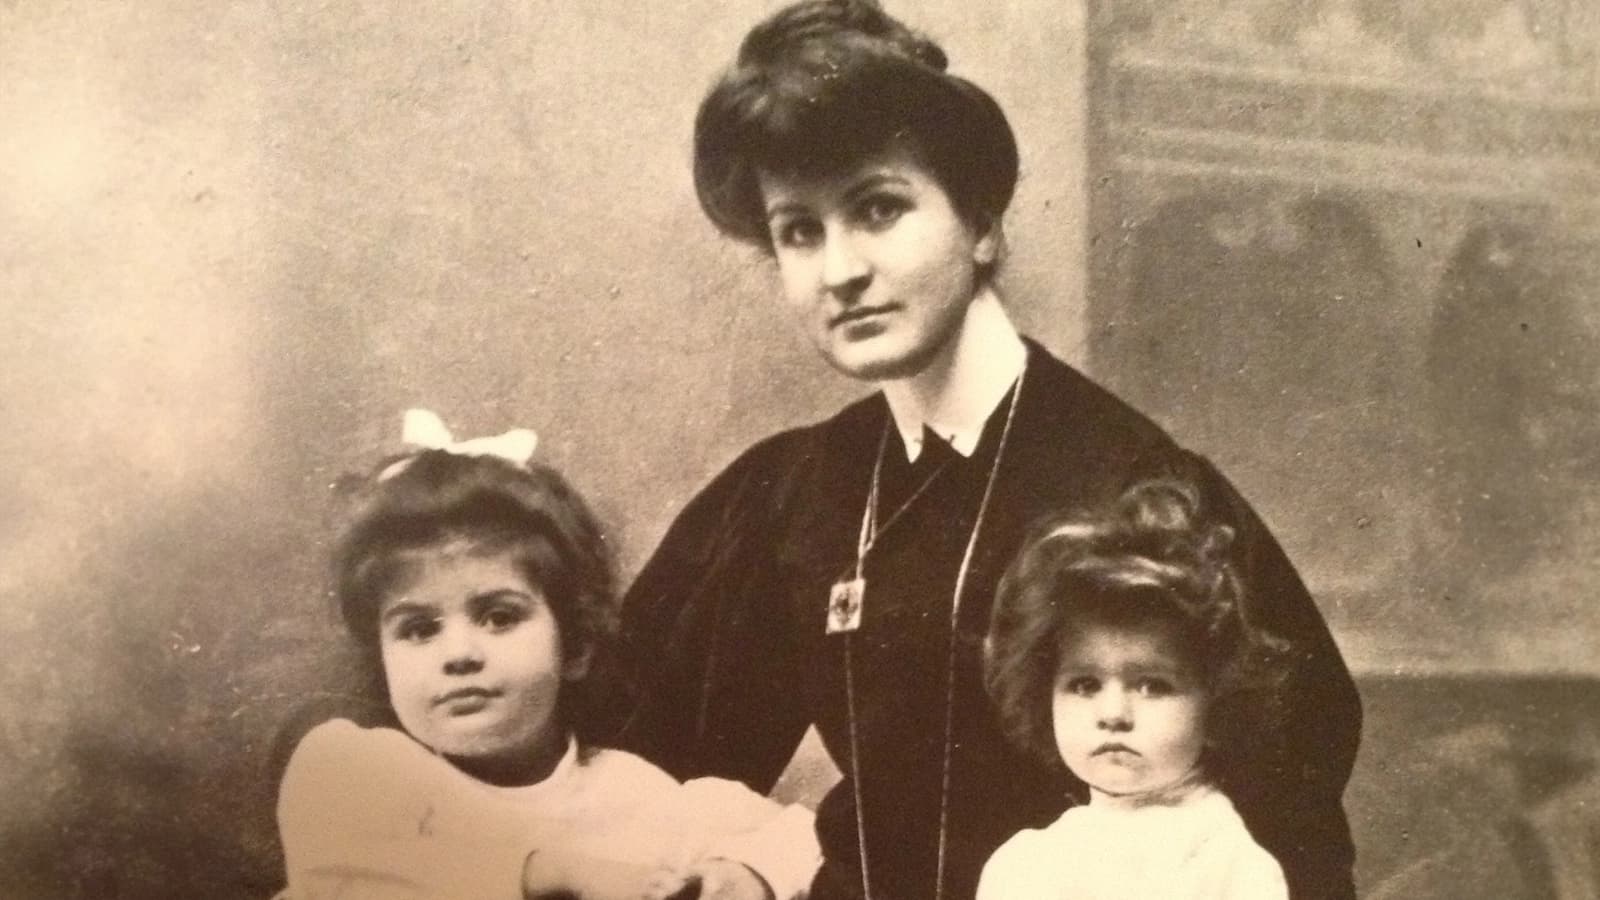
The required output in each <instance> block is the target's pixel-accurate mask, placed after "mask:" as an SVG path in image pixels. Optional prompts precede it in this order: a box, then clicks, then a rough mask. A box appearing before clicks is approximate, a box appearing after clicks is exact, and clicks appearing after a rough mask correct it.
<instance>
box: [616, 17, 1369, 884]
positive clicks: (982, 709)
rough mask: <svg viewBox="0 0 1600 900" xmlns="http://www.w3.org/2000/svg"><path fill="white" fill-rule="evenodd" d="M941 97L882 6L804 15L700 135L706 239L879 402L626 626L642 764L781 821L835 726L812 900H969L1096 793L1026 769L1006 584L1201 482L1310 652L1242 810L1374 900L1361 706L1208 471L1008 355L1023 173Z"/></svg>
mask: <svg viewBox="0 0 1600 900" xmlns="http://www.w3.org/2000/svg"><path fill="white" fill-rule="evenodd" d="M945 66H946V59H945V55H944V53H943V51H942V50H941V49H940V48H939V47H938V46H937V45H935V44H933V43H932V42H930V41H928V40H926V39H924V38H922V37H920V36H918V35H916V34H914V33H912V32H911V31H909V30H908V29H906V28H905V26H903V25H902V24H900V23H899V22H897V21H895V20H894V19H891V18H889V17H888V16H887V15H885V14H884V13H883V12H882V11H881V10H880V9H878V8H877V7H876V6H874V5H871V4H869V3H866V2H860V0H857V2H850V0H817V2H805V3H800V4H798V5H795V6H792V7H789V8H786V9H784V10H782V11H780V12H778V13H776V14H775V15H774V16H772V17H771V18H770V19H768V20H767V21H766V22H763V23H762V24H760V25H758V26H757V27H756V28H755V29H753V30H752V31H751V32H750V34H749V35H748V36H747V37H746V39H745V41H744V43H743V45H742V46H741V48H740V52H739V57H738V60H737V62H736V64H735V65H734V66H733V68H732V69H731V70H730V71H729V72H728V73H727V74H726V75H725V76H724V77H723V78H722V80H721V81H720V82H719V83H717V84H716V85H715V86H714V87H713V89H712V90H711V92H710V93H709V94H708V96H707V97H706V98H705V100H704V102H703V104H702V106H701V108H700V112H699V116H698V119H697V121H696V130H695V184H696V188H697V191H698V193H699V197H700V201H701V205H702V206H703V207H704V209H705V211H706V213H707V214H708V215H709V216H710V218H711V220H712V221H713V222H714V223H715V224H716V225H717V226H718V227H719V228H720V229H721V230H722V231H723V232H725V233H726V234H728V235H730V236H732V237H734V238H736V239H739V240H743V241H747V242H750V243H753V244H756V245H758V246H760V247H762V248H764V249H765V250H767V251H768V252H769V253H770V254H771V255H772V256H773V257H774V258H775V259H776V261H777V270H778V274H779V276H780V281H781V283H782V290H783V294H784V296H785V297H786V298H787V300H788V305H789V306H790V308H791V309H792V311H793V313H794V315H795V317H796V318H797V319H798V321H799V322H800V323H801V326H802V327H803V328H804V329H805V331H806V333H807V334H808V336H809V337H810V339H811V341H812V342H813V343H814V344H815V346H816V348H817V350H818V352H819V353H820V354H821V355H822V357H823V359H824V360H826V361H827V362H828V363H829V364H830V365H831V366H833V367H834V368H836V369H838V370H839V371H841V372H843V373H845V374H846V375H849V376H850V377H852V378H856V379H859V380H861V381H863V382H868V383H872V384H874V385H877V386H878V387H880V388H881V391H880V392H879V393H877V394H874V395H872V396H871V397H869V398H868V399H865V400H862V401H860V402H858V403H855V404H852V405H851V406H849V407H847V408H846V409H844V410H843V411H841V412H840V413H839V414H838V415H836V416H835V417H833V418H832V419H830V420H828V421H826V422H822V423H819V424H816V425H813V426H810V427H807V428H800V429H796V430H792V431H787V432H784V433H782V434H778V435H775V436H773V437H771V438H769V439H767V440H765V441H762V442H761V443H759V444H757V445H756V446H754V447H752V448H751V449H750V450H748V451H747V452H745V453H744V454H743V455H742V456H741V457H740V458H739V459H737V460H736V461H735V462H734V463H733V464H732V465H731V466H729V467H728V469H727V470H726V471H724V472H723V473H722V474H721V475H719V476H718V477H717V478H716V479H715V480H714V481H713V482H712V483H711V484H710V485H709V486H707V487H706V488H705V490H703V491H702V492H701V493H700V494H699V495H698V496H697V497H696V498H695V499H694V500H693V501H692V502H691V503H690V504H689V505H688V507H687V508H686V509H685V510H684V511H683V513H682V514H681V515H680V516H679V518H678V519H677V521H676V522H675V523H674V524H673V526H672V527H671V529H670V530H669V531H668V533H667V535H666V537H665V538H664V539H663V541H662V544H661V546H660V548H659V549H658V550H657V551H656V553H655V555H654V556H653V557H652V559H651V560H650V561H649V562H648V564H647V565H646V566H645V568H644V569H643V570H642V572H641V574H640V575H639V578H638V580H637V582H636V583H635V584H634V585H633V587H632V589H631V590H630V591H629V593H628V595H627V598H626V600H625V602H624V614H623V618H624V622H623V647H624V650H623V652H624V656H625V657H626V658H627V659H626V661H627V662H628V663H630V664H631V665H632V666H633V667H634V668H635V670H636V671H641V672H647V673H648V676H647V677H646V678H643V679H640V682H641V683H642V684H643V685H644V686H643V687H642V688H641V690H640V696H639V697H638V698H637V702H636V704H634V705H633V706H632V708H631V715H630V716H629V717H628V720H627V722H626V724H625V726H624V727H623V730H622V733H621V741H620V742H621V743H622V745H623V746H625V747H627V748H629V749H634V750H636V751H638V752H640V753H642V754H644V755H645V756H647V757H648V758H650V759H652V760H654V761H656V762H658V763H659V764H661V765H663V766H664V767H666V768H667V769H668V770H669V771H671V772H673V773H674V774H676V775H678V776H679V777H689V776H695V775H703V774H717V775H722V776H728V777H733V778H738V779H741V780H743V781H745V782H747V783H748V784H750V785H751V786H753V787H755V788H756V789H757V790H767V789H769V788H770V787H771V786H772V784H773V781H774V780H775V779H776V778H777V776H778V775H779V774H780V772H781V771H782V770H783V768H784V766H785V764H786V763H787V762H788V760H789V758H790V756H791V755H792V753H793V751H794V749H795V747H796V745H797V743H798V742H799V740H800V738H801V737H802V735H803V733H804V732H805V730H806V728H807V726H808V725H813V724H814V725H815V726H816V727H817V729H818V731H819V732H820V734H821V736H822V739H823V741H824V743H825V745H826V747H827V750H828V752H829V754H830V755H831V756H832V758H833V760H834V762H835V763H836V764H837V765H838V766H839V768H840V770H841V771H842V772H843V773H844V778H843V780H842V781H841V782H840V783H839V784H838V785H837V786H836V787H834V788H833V789H832V790H831V791H830V792H829V793H828V795H827V796H826V798H825V799H824V800H823V801H822V804H821V808H820V810H819V813H818V825H817V828H818V832H819V835H820V837H821V840H822V845H823V849H824V853H825V856H826V861H825V863H824V865H823V868H822V870H821V872H820V874H819V875H818V876H817V881H816V883H815V884H814V886H813V893H812V896H813V897H817V898H830V897H861V896H870V897H874V898H904V900H928V898H935V900H944V898H952V900H953V898H970V897H971V896H972V894H973V891H974V889H975V885H976V882H977V878H978V874H979V872H980V870H981V868H982V866H983V863H984V861H985V859H986V858H987V857H988V856H989V854H990V853H991V852H992V851H993V850H994V849H995V848H996V847H997V846H999V844H1000V843H1001V842H1002V841H1004V840H1005V839H1006V838H1008V837H1010V836H1011V835H1012V834H1013V833H1015V832H1016V831H1017V830H1018V829H1020V828H1024V827H1041V826H1043V825H1045V824H1047V823H1048V822H1049V821H1050V820H1051V819H1052V818H1053V817H1054V815H1055V814H1056V813H1058V812H1059V807H1060V797H1061V796H1062V794H1063V793H1065V792H1071V793H1074V794H1076V795H1078V796H1082V793H1083V787H1082V785H1081V784H1079V783H1077V782H1076V781H1074V780H1072V779H1071V778H1070V776H1068V775H1066V774H1065V773H1060V772H1058V771H1054V770H1051V769H1049V768H1047V767H1046V766H1044V765H1042V764H1040V763H1038V762H1035V761H1032V760H1030V759H1027V758H1025V757H1024V756H1022V755H1020V754H1019V753H1017V752H1015V751H1013V750H1011V749H1009V746H1008V744H1007V742H1006V741H1005V739H1004V738H1003V736H1002V734H1001V731H1000V729H999V726H998V725H997V723H996V721H995V717H994V715H993V714H992V712H991V710H990V707H989V705H988V704H987V702H986V700H985V696H984V690H983V685H982V681H981V650H982V648H981V643H982V637H983V635H984V633H985V631H986V629H987V627H988V620H989V610H990V605H991V602H992V600H993V596H994V591H995V586H996V583H997V581H998V579H999V577H1000V574H1001V571H1002V570H1003V568H1004V567H1005V565H1006V563H1007V562H1008V561H1009V559H1010V557H1011V555H1012V554H1013V553H1014V551H1015V549H1016V548H1017V547H1018V546H1019V545H1020V543H1021V541H1022V537H1023V535H1024V533H1025V531H1026V529H1027V527H1028V525H1029V524H1030V523H1031V522H1033V521H1034V520H1035V519H1037V518H1038V517H1039V516H1040V515H1042V514H1044V513H1047V512H1052V511H1057V510H1060V509H1063V508H1070V507H1079V506H1085V505H1090V504H1097V503H1100V502H1103V501H1105V500H1107V499H1109V498H1111V497H1114V496H1115V495H1117V494H1118V493H1119V492H1120V491H1121V490H1122V489H1123V488H1124V487H1125V486H1126V485H1128V484H1129V483H1131V482H1132V481H1134V480H1136V479H1138V478H1139V477H1142V476H1147V475H1153V474H1160V473H1173V472H1176V473H1179V474H1182V475H1184V476H1185V477H1189V478H1193V479H1197V480H1198V481H1199V483H1201V484H1202V485H1203V486H1204V488H1205V490H1207V491H1208V492H1210V493H1211V494H1213V495H1215V496H1214V498H1213V500H1212V502H1215V503H1218V504H1220V505H1221V508H1224V509H1227V510H1229V511H1230V513H1231V519H1232V522H1231V524H1232V526H1233V527H1234V528H1235V529H1236V530H1237V531H1238V533H1239V539H1240V545H1241V547H1242V548H1244V551H1245V555H1244V557H1243V566H1244V571H1245V578H1246V582H1247V584H1248V585H1249V587H1250V589H1251V591H1252V592H1253V596H1255V597H1259V598H1260V603H1259V605H1258V606H1257V607H1256V608H1252V609H1251V610H1249V615H1250V617H1251V620H1252V621H1253V622H1255V623H1256V624H1258V625H1259V626H1260V627H1262V628H1264V629H1267V630H1269V631H1276V632H1278V633H1280V634H1282V635H1283V636H1285V637H1286V638H1288V639H1290V640H1291V641H1293V642H1294V643H1295V644H1296V645H1297V646H1301V647H1305V648H1307V652H1306V654H1305V656H1304V658H1303V660H1301V664H1300V665H1299V666H1298V668H1297V669H1296V671H1295V673H1294V676H1293V684H1292V685H1291V697H1292V702H1293V703H1294V713H1293V715H1292V721H1291V725H1290V727H1289V728H1288V729H1287V730H1286V733H1285V734H1283V735H1282V741H1281V742H1272V741H1264V742H1263V745H1264V746H1268V745H1271V744H1274V743H1281V745H1282V748H1283V749H1282V752H1281V753H1276V754H1270V755H1268V754H1263V758H1262V759H1260V760H1259V761H1258V764H1257V765H1255V766H1254V767H1253V768H1252V770H1251V771H1250V772H1248V773H1240V775H1239V777H1238V780H1239V781H1240V782H1241V784H1240V786H1239V787H1238V788H1233V787H1232V786H1231V785H1230V789H1231V790H1236V791H1237V793H1236V794H1235V796H1237V798H1238V806H1239V808H1240V811H1241V814H1242V815H1243V816H1244V818H1245V821H1246V822H1247V823H1248V825H1249V827H1250V829H1251V830H1252V832H1253V833H1255V834H1256V835H1257V836H1258V838H1259V840H1260V842H1261V843H1262V844H1263V845H1264V846H1265V847H1267V849H1268V850H1270V851H1271V852H1272V853H1273V854H1274V855H1275V856H1276V857H1277V858H1278V859H1279V861H1280V862H1281V863H1282V865H1283V867H1284V869H1285V871H1286V873H1287V877H1288V880H1289V883H1290V885H1291V889H1292V890H1293V892H1294V896H1296V897H1323V896H1326V897H1348V896H1351V895H1352V888H1351V874H1350V866H1351V861H1352V850H1351V845H1350V836H1349V829H1348V826H1347V824H1346V822H1345V818H1344V813H1343V811H1342V809H1341V807H1340V795H1341V793H1342V791H1343V788H1344V783H1345V780H1346V779H1347V777H1348V776H1349V772H1350V766H1351V763H1352V762H1353V759H1354V755H1355V749H1356V743H1357V740H1358V735H1359V729H1360V703H1359V700H1358V698H1357V695H1356V692H1355V688H1354V686H1353V684H1352V682H1351V680H1350V676H1349V673H1348V672H1347V671H1346V669H1345V666H1344V664H1343V662H1342V660H1341V659H1340V657H1339V653H1338V651H1337V649H1336V648H1335V646H1334V644H1333V641H1332V639H1331V638H1330V636H1329V634H1328V631H1327V628H1326V626H1325V625H1324V624H1323V622H1322V619H1321V617H1320V615H1319V614H1318V612H1317V610H1316V607H1315V605H1314V604H1313V603H1312V600H1311V598H1310V597H1309V596H1308V594H1307V592H1306V589H1305V587H1304V586H1303V585H1302V583H1301V582H1300V579H1299V577H1298V576H1297V575H1296V573H1295V571H1294V569H1293V567H1292V566H1291V565H1290V563H1289V561H1288V560H1287V559H1286V558H1285V556H1284V554H1283V553H1282V551H1281V550H1280V549H1279V548H1278V546H1277V544H1276V543H1275V542H1274V541H1273V540H1272V538H1271V536H1270V535H1269V534H1268V533H1267V532H1266V530H1265V528H1264V527H1263V526H1262V524H1261V522H1260V521H1259V520H1258V519H1257V518H1256V516H1255V514H1254V513H1253V512H1252V511H1251V510H1250V508H1249V507H1248V506H1247V505H1246V504H1245V503H1244V501H1243V500H1242V499H1240V498H1239V496H1238V495H1237V494H1236V493H1235V492H1234V491H1233V490H1232V488H1231V487H1230V486H1229V485H1228V484H1227V482H1226V481H1225V480H1224V479H1223V478H1222V477H1221V476H1220V475H1219V474H1217V472H1216V471H1215V470H1214V469H1213V468H1212V467H1211V466H1210V465H1209V464H1208V463H1206V462H1205V461H1203V460H1201V459H1199V458H1198V457H1195V456H1193V455H1192V454H1189V453H1187V452H1185V451H1183V450H1182V449H1180V448H1179V447H1178V446H1177V445H1176V444H1175V443H1174V442H1173V441H1172V440H1171V439H1170V438H1169V437H1167V436H1166V435H1165V434H1163V433H1162V432H1161V431H1160V429H1158V428H1157V427H1156V426H1155V425H1153V424H1152V423H1150V422H1149V421H1148V420H1147V419H1145V418H1144V417H1143V416H1141V415H1139V414H1138V413H1137V412H1135V411H1133V410H1132V409H1130V408H1129V407H1127V406H1126V405H1125V404H1123V403H1122V402H1121V401H1119V400H1117V399H1116V398H1115V397H1113V396H1111V395H1110V394H1109V393H1107V392H1106V391H1104V390H1103V389H1101V388H1099V387H1097V386H1096V385H1094V384H1092V383H1091V382H1089V381H1088V380H1087V379H1086V378H1084V377H1083V376H1082V375H1081V374H1079V373H1078V372H1076V371H1075V370H1073V369H1071V368H1070V367H1068V366H1067V365H1065V364H1064V363H1062V362H1060V361H1059V360H1057V359H1055V358H1054V357H1052V356H1051V355H1050V354H1049V353H1048V352H1046V351H1045V350H1044V349H1043V348H1041V347H1040V346H1039V345H1037V344H1035V343H1032V342H1030V341H1028V340H1026V339H1024V338H1022V337H1020V336H1019V335H1018V334H1017V332H1016V330H1015V329H1014V328H1013V327H1012V325H1011V322H1010V321H1009V319H1008V317H1007V315H1006V311H1005V308H1004V306H1003V305H1002V303H1001V300H1000V297H999V295H998V293H997V292H996V290H995V286H994V284H993V279H994V274H995V270H996V267H997V265H998V263H999V261H1000V258H1001V253H1002V250H1003V243H1004V241H1003V234H1002V231H1001V217H1002V216H1003V214H1004V212H1005V210H1006V207H1007V206H1008V204H1009V203H1010V200H1011V195H1012V190H1013V188H1014V186H1015V183H1016V177H1017V151H1016V145H1015V141H1014V138H1013V136H1012V133H1011V129H1010V126H1009V125H1008V124H1007V122H1006V119H1005V116H1004V114H1003V113H1002V112H1001V110H1000V109H999V107H998V106H997V105H996V104H995V102H994V101H993V100H992V99H991V98H990V97H989V96H988V95H987V94H986V93H984V92H983V91H982V90H981V89H979V88H978V87H976V86H975V85H973V84H971V83H970V82H967V81H965V80H963V79H960V78H957V77H954V76H951V75H949V74H947V73H946V72H945Z"/></svg>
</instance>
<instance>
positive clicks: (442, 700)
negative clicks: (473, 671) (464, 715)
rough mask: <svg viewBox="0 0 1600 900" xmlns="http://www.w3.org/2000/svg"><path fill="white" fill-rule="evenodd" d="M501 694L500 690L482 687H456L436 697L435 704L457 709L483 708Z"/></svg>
mask: <svg viewBox="0 0 1600 900" xmlns="http://www.w3.org/2000/svg"><path fill="white" fill-rule="evenodd" d="M498 696H500V692H499V691H492V690H490V689H488V688H481V687H464V688H456V689H455V690H453V691H447V692H446V693H443V694H440V695H439V696H438V697H436V698H434V701H433V705H435V706H448V707H450V708H451V709H457V710H467V711H470V710H475V709H482V708H483V707H484V706H485V705H487V704H488V702H489V701H490V700H493V699H494V698H495V697H498Z"/></svg>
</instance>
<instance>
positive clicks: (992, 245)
mask: <svg viewBox="0 0 1600 900" xmlns="http://www.w3.org/2000/svg"><path fill="white" fill-rule="evenodd" d="M978 224H979V228H978V229H977V236H978V240H977V242H976V243H974V244H973V245H972V261H973V262H974V263H976V264H977V265H979V266H992V265H994V264H995V261H996V260H998V259H999V258H1000V244H1001V242H1003V241H1004V240H1005V235H1004V233H1003V232H1001V230H1000V219H999V217H998V216H996V217H991V218H987V219H985V220H984V221H982V222H979V223H978Z"/></svg>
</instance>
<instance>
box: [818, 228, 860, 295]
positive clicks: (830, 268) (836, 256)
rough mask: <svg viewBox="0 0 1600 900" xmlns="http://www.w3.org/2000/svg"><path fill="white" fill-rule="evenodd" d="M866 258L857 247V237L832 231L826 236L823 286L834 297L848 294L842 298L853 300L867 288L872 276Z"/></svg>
mask: <svg viewBox="0 0 1600 900" xmlns="http://www.w3.org/2000/svg"><path fill="white" fill-rule="evenodd" d="M871 273H872V269H871V266H869V265H868V264H867V258H866V256H865V255H863V254H862V253H861V248H859V247H858V246H856V241H855V238H854V237H853V236H852V235H851V234H850V233H849V232H848V231H846V230H845V229H830V230H829V231H828V232H827V233H826V234H824V236H823V244H822V286H823V287H824V288H826V289H827V290H828V291H829V292H831V293H834V294H846V295H852V296H846V297H843V298H842V299H846V300H849V299H853V295H854V294H858V293H860V291H861V288H863V287H865V286H866V282H867V279H868V277H869V276H870V275H871Z"/></svg>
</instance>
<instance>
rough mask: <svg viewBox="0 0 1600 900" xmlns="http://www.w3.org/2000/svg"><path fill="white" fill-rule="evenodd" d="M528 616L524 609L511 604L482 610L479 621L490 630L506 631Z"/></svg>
mask: <svg viewBox="0 0 1600 900" xmlns="http://www.w3.org/2000/svg"><path fill="white" fill-rule="evenodd" d="M527 618H528V614H527V612H526V611H524V610H522V609H518V608H517V607H513V606H494V607H490V608H489V609H486V610H484V612H483V615H482V617H481V618H480V621H481V622H482V623H483V624H484V625H485V626H487V627H488V628H489V629H490V630H491V631H507V630H509V629H512V628H515V627H517V626H518V625H520V624H522V622H523V621H525V620H526V619H527Z"/></svg>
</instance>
